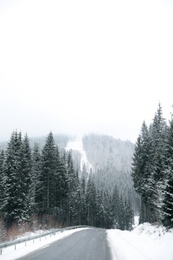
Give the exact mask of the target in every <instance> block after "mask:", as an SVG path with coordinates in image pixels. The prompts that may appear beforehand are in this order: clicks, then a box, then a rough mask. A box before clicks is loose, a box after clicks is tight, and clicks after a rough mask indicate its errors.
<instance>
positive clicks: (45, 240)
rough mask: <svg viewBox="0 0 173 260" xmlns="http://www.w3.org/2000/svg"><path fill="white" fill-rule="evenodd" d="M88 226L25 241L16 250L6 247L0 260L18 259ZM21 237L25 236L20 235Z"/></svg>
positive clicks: (12, 247) (13, 247)
mask: <svg viewBox="0 0 173 260" xmlns="http://www.w3.org/2000/svg"><path fill="white" fill-rule="evenodd" d="M83 229H86V228H78V229H72V230H65V231H63V232H59V233H57V234H56V235H55V236H54V235H52V236H51V237H50V235H48V236H46V237H42V238H41V240H40V238H38V239H36V240H34V242H33V240H31V241H27V242H26V245H25V242H24V243H21V244H17V245H16V250H15V246H14V245H13V246H10V247H7V248H5V249H3V250H2V255H0V260H14V259H18V258H19V257H22V256H24V255H27V254H28V253H30V252H32V251H34V250H36V249H39V248H43V247H47V246H49V244H51V243H52V242H55V241H57V240H59V239H62V238H65V237H67V236H70V235H71V234H73V233H75V232H78V231H80V230H83ZM34 235H36V233H30V234H28V233H27V234H26V235H25V236H26V237H28V236H34ZM20 238H23V236H22V237H20Z"/></svg>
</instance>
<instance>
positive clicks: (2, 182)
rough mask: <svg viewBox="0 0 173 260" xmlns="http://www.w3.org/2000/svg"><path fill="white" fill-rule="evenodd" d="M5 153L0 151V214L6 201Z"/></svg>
mask: <svg viewBox="0 0 173 260" xmlns="http://www.w3.org/2000/svg"><path fill="white" fill-rule="evenodd" d="M4 161H5V153H4V151H3V150H1V151H0V214H2V212H3V209H4V207H5V204H6V201H5V197H6V175H5V171H4Z"/></svg>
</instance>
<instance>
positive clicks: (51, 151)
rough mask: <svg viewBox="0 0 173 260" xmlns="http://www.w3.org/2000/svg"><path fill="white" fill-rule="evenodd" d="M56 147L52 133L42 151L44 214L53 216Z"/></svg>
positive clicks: (54, 205)
mask: <svg viewBox="0 0 173 260" xmlns="http://www.w3.org/2000/svg"><path fill="white" fill-rule="evenodd" d="M56 155H57V154H56V145H55V141H54V137H53V134H52V132H50V133H49V135H48V137H47V139H46V143H45V145H44V147H43V150H42V157H41V161H42V169H41V182H42V213H43V214H51V213H52V209H53V208H54V207H56V170H57V169H56V168H57V165H56V163H57V160H56Z"/></svg>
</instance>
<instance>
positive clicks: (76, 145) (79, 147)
mask: <svg viewBox="0 0 173 260" xmlns="http://www.w3.org/2000/svg"><path fill="white" fill-rule="evenodd" d="M65 149H66V151H70V150H72V151H78V152H79V153H80V155H81V159H80V170H81V171H82V170H83V167H84V165H85V167H86V170H87V172H88V173H89V172H90V171H92V172H93V171H94V168H93V166H92V165H91V163H90V162H89V161H88V158H87V155H86V152H85V151H84V149H83V143H82V141H81V140H79V141H69V142H68V143H67V146H66V148H65Z"/></svg>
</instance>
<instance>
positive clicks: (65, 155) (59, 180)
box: [0, 131, 133, 233]
mask: <svg viewBox="0 0 173 260" xmlns="http://www.w3.org/2000/svg"><path fill="white" fill-rule="evenodd" d="M72 157H73V156H72V153H71V151H69V152H68V151H66V150H65V149H62V147H61V148H60V147H58V145H56V144H55V140H54V136H53V133H52V132H50V133H49V134H48V136H47V138H46V140H45V142H44V144H43V145H42V146H40V145H39V144H37V143H34V144H32V145H30V141H29V138H28V136H27V135H25V136H24V137H23V136H22V133H21V132H17V131H14V132H13V133H12V135H11V139H10V141H9V142H8V144H7V147H6V148H4V149H1V152H0V222H1V223H0V225H1V229H2V227H3V231H4V233H5V232H6V231H7V230H8V229H10V228H11V227H13V226H14V225H15V226H18V227H19V226H22V225H24V224H25V225H26V224H27V225H28V226H29V227H30V228H34V227H37V228H38V227H41V228H53V227H62V226H71V225H88V226H95V227H104V228H112V227H117V228H120V229H128V230H130V229H131V228H132V224H133V210H132V206H131V203H130V201H129V200H128V198H127V197H126V196H123V194H120V192H119V190H118V187H117V186H116V185H114V189H113V190H112V192H111V193H110V192H108V190H106V189H102V188H101V187H100V186H99V185H96V182H95V181H94V178H93V177H92V176H93V175H92V174H88V175H87V176H86V169H85V167H84V169H83V171H82V173H80V177H79V169H78V168H79V167H77V165H76V163H74V159H73V158H72Z"/></svg>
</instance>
